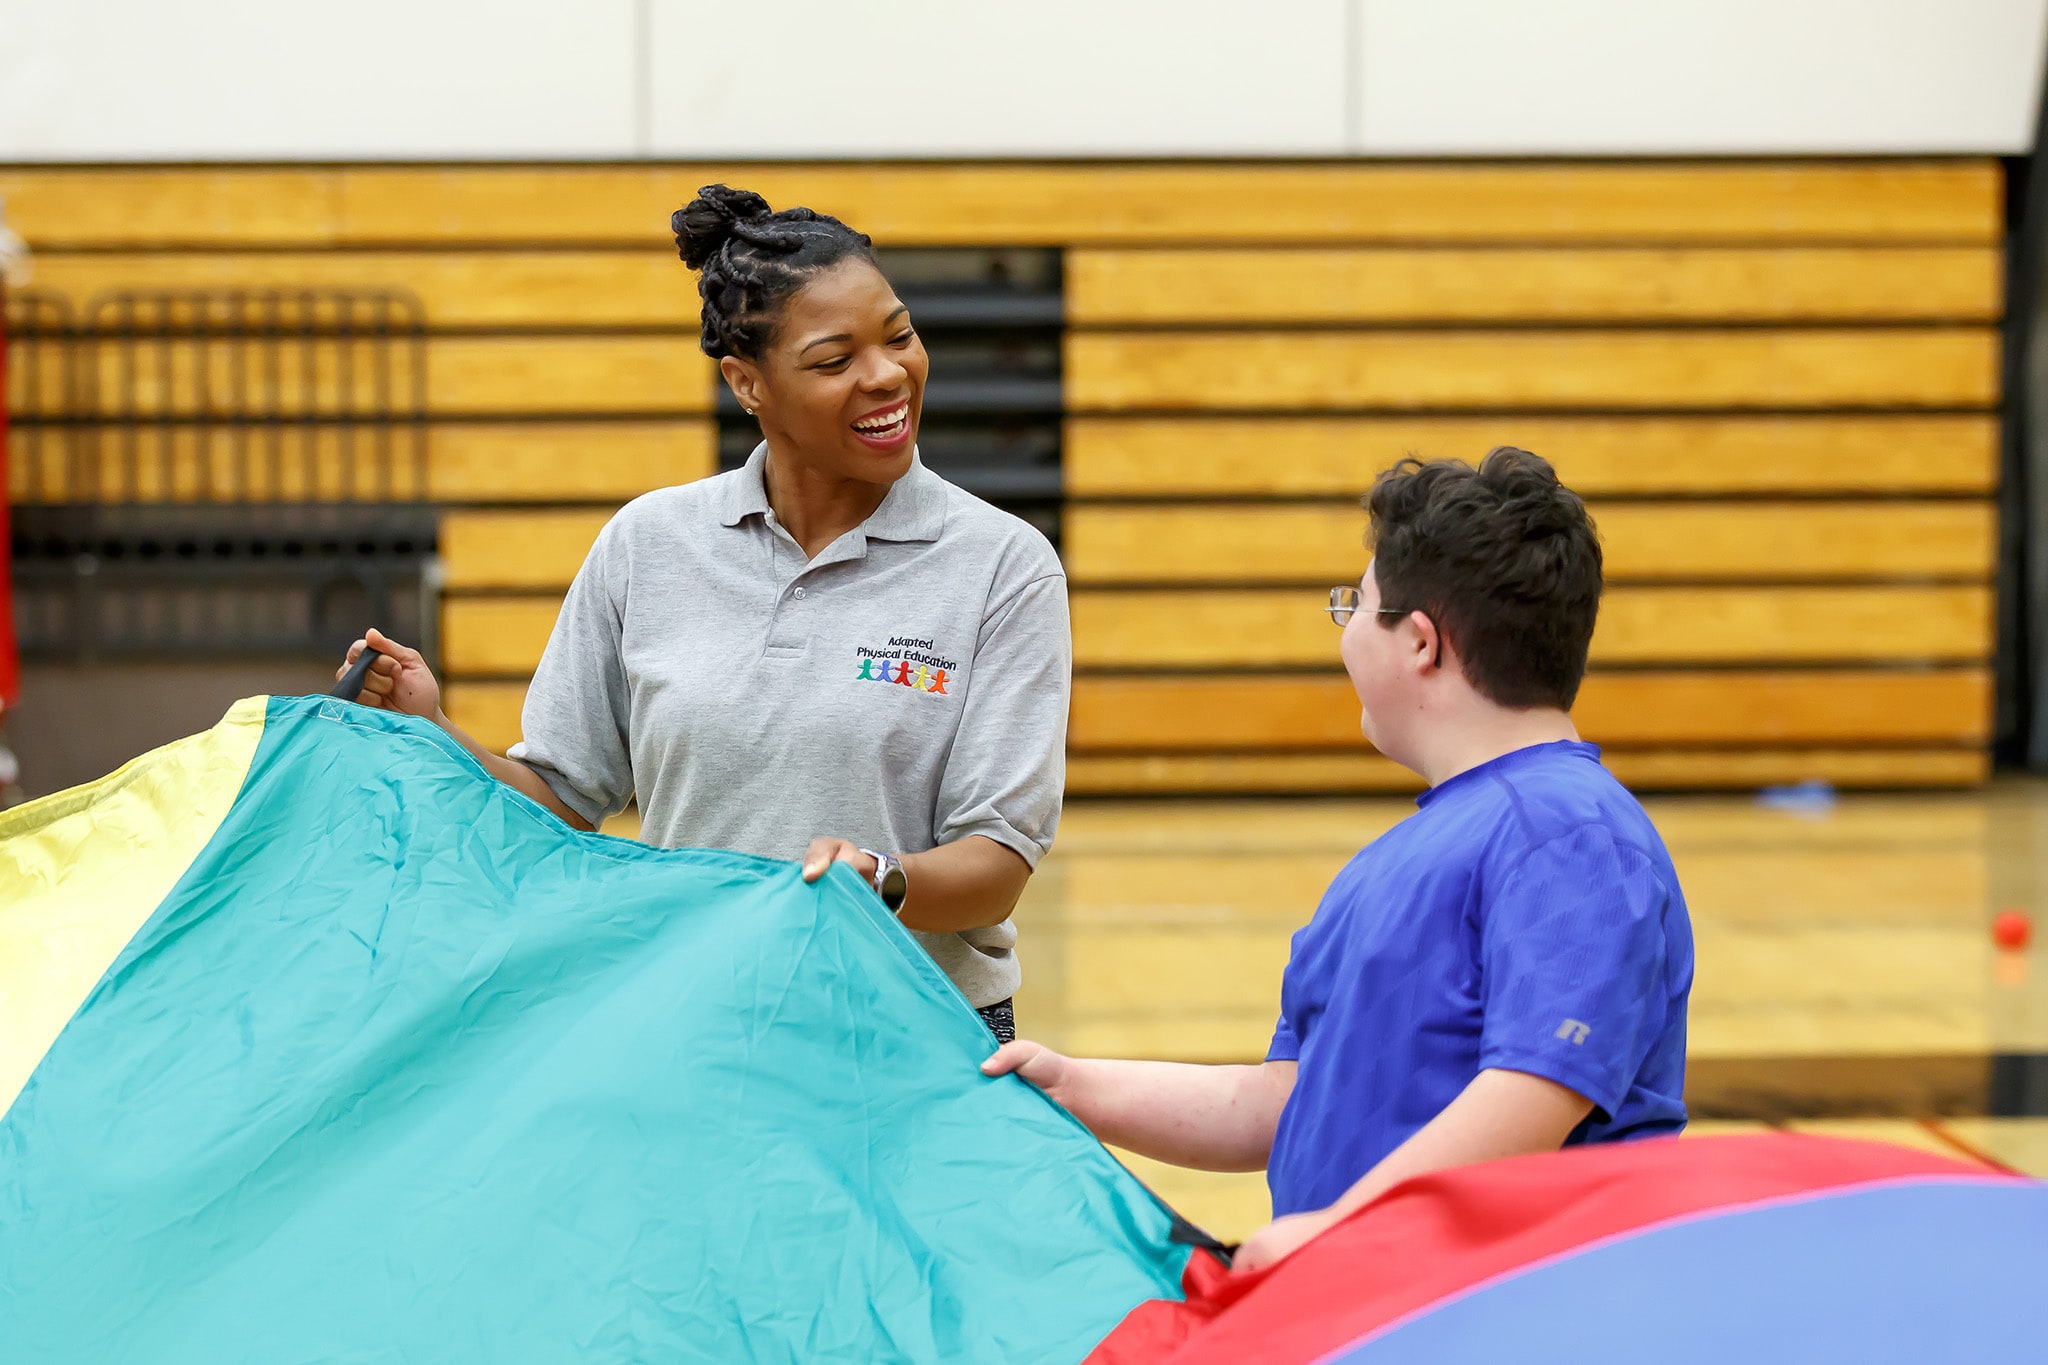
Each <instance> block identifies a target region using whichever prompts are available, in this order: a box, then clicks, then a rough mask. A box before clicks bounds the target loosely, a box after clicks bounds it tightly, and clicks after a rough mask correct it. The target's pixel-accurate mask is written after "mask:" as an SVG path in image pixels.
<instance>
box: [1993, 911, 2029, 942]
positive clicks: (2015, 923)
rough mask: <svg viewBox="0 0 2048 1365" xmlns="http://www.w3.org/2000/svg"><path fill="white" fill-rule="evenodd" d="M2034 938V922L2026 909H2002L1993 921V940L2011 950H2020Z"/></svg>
mask: <svg viewBox="0 0 2048 1365" xmlns="http://www.w3.org/2000/svg"><path fill="white" fill-rule="evenodd" d="M2033 938H2034V922H2033V921H2032V920H2030V919H2028V918H2027V914H2026V911H2024V910H2001V911H1999V912H1998V914H1997V915H1996V916H1995V917H1994V918H1993V919H1992V921H1991V941H1992V942H1993V943H1996V944H1997V945H1998V946H1999V947H2001V948H2004V949H2007V950H2008V951H2010V952H2018V951H2020V950H2021V949H2022V948H2025V947H2026V946H2027V944H2029V943H2031V942H2032V941H2033Z"/></svg>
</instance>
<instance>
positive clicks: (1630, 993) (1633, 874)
mask: <svg viewBox="0 0 2048 1365" xmlns="http://www.w3.org/2000/svg"><path fill="white" fill-rule="evenodd" d="M1670 902H1671V892H1670V891H1669V889H1668V888H1667V887H1666V886H1665V884H1664V882H1663V880H1662V879H1661V878H1660V877H1659V876H1658V875H1657V872H1656V870H1655V868H1654V866H1653V864H1652V863H1651V860H1650V859H1649V857H1648V856H1647V855H1645V854H1644V853H1643V852H1642V851H1641V850H1639V849H1636V848H1634V847H1631V846H1629V845H1627V844H1622V843H1618V842H1617V841H1616V840H1615V838H1614V836H1613V833H1612V832H1611V831H1609V830H1607V829H1605V828H1603V827H1598V826H1589V827H1586V828H1583V829H1580V830H1576V831H1574V832H1573V833H1571V834H1567V835H1563V836H1561V837H1559V838H1557V839H1553V840H1552V841H1550V842H1549V843H1546V844H1543V845H1541V846H1539V847H1537V848H1535V849H1532V850H1530V851H1529V852H1528V853H1527V854H1525V855H1524V856H1523V858H1522V860H1521V861H1520V862H1519V863H1518V864H1517V865H1515V866H1514V867H1513V868H1512V869H1511V870H1510V871H1509V873H1508V875H1507V876H1506V877H1505V879H1504V881H1503V883H1502V885H1501V887H1500V888H1499V890H1498V892H1497V893H1495V894H1492V895H1489V896H1488V897H1487V898H1486V900H1485V901H1484V903H1483V907H1482V911H1481V914H1482V916H1483V918H1482V923H1481V927H1480V990H1481V1007H1482V1012H1483V1023H1482V1025H1481V1037H1480V1052H1479V1065H1480V1067H1481V1069H1482V1070H1484V1069H1490V1068H1496V1067H1497V1068H1503V1069H1506V1070H1511V1071H1525V1072H1528V1073H1530V1074H1532V1075H1536V1076H1541V1077H1544V1078H1545V1079H1547V1080H1551V1081H1555V1082H1557V1083H1558V1084H1559V1085H1563V1086H1567V1087H1569V1088H1571V1089H1572V1090H1575V1091H1577V1092H1578V1093H1579V1094H1581V1095H1583V1096H1584V1097H1585V1098H1587V1099H1588V1100H1591V1101H1592V1102H1593V1105H1594V1106H1595V1108H1597V1109H1598V1110H1600V1111H1601V1113H1603V1114H1604V1115H1606V1116H1608V1117H1612V1116H1613V1114H1614V1113H1615V1111H1616V1109H1617V1108H1618V1107H1619V1106H1620V1104H1621V1102H1622V1100H1623V1099H1624V1098H1625V1097H1626V1096H1627V1094H1628V1092H1629V1089H1630V1087H1631V1086H1632V1085H1633V1084H1634V1082H1635V1078H1636V1075H1637V1073H1638V1072H1639V1071H1640V1070H1641V1068H1642V1066H1643V1063H1644V1060H1645V1058H1646V1056H1647V1054H1648V1052H1649V1049H1650V1047H1651V1045H1652V1044H1653V1043H1654V1042H1655V1040H1656V1039H1657V1037H1658V1035H1659V1034H1660V1033H1661V1031H1662V1029H1663V1025H1664V1022H1665V1017H1666V1015H1667V1013H1668V1011H1669V1009H1670V996H1669V991H1668V988H1667V986H1666V952H1667V947H1666V941H1665V933H1664V916H1665V912H1666V910H1667V908H1668V907H1669V905H1670Z"/></svg>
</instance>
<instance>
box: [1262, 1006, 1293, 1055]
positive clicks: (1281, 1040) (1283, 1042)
mask: <svg viewBox="0 0 2048 1365" xmlns="http://www.w3.org/2000/svg"><path fill="white" fill-rule="evenodd" d="M1266 1060H1267V1061H1269V1062H1298V1061H1300V1060H1301V1039H1299V1038H1297V1037H1295V1036H1294V1025H1292V1024H1290V1023H1288V1022H1287V1016H1286V1015H1284V1014H1283V1015H1281V1016H1280V1020H1279V1022H1278V1023H1276V1024H1274V1025H1273V1041H1272V1042H1271V1043H1269V1044H1267V1045H1266Z"/></svg>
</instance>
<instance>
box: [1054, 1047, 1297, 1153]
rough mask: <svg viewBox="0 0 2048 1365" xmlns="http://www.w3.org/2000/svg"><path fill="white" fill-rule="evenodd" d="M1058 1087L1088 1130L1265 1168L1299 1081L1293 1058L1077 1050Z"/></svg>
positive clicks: (1118, 1142) (1152, 1147)
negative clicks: (1142, 1056) (1256, 1062)
mask: <svg viewBox="0 0 2048 1365" xmlns="http://www.w3.org/2000/svg"><path fill="white" fill-rule="evenodd" d="M1070 1064H1071V1065H1072V1066H1073V1068H1074V1073H1073V1076H1072V1083H1071V1085H1070V1086H1068V1087H1066V1088H1065V1091H1064V1093H1062V1094H1059V1095H1056V1096H1055V1098H1056V1099H1058V1100H1059V1101H1060V1102H1061V1103H1062V1104H1065V1105H1066V1106H1067V1108H1068V1109H1070V1110H1072V1111H1073V1114H1074V1116H1075V1117H1076V1118H1078V1119H1080V1120H1081V1122H1082V1123H1084V1124H1086V1125H1087V1126H1088V1130H1089V1131H1090V1132H1092V1133H1094V1134H1095V1136H1096V1137H1098V1138H1100V1139H1101V1140H1102V1141H1103V1142H1105V1143H1108V1144H1109V1145H1110V1146H1112V1147H1122V1148H1125V1149H1126V1150H1128V1151H1132V1152H1136V1153H1138V1154H1139V1155H1140V1156H1148V1157H1151V1158H1153V1159H1154V1160H1157V1161H1165V1162H1168V1163H1171V1164H1172V1165H1175V1166H1191V1167H1194V1168H1196V1169H1198V1170H1206V1171H1257V1170H1263V1169H1264V1168H1265V1165H1266V1158H1267V1156H1268V1155H1269V1154H1270V1153H1271V1152H1272V1150H1273V1131H1274V1129H1275V1128H1276V1127H1277V1126H1278V1125H1279V1122H1280V1110H1281V1109H1282V1108H1283V1107H1284V1106H1285V1105H1286V1103H1287V1096H1288V1093H1289V1091H1291V1090H1292V1089H1293V1085H1294V1063H1292V1062H1267V1063H1265V1064H1264V1065H1263V1066H1197V1065H1193V1064H1190V1063H1185V1062H1127V1061H1105V1060H1090V1059H1081V1058H1076V1059H1074V1060H1073V1061H1072V1062H1071V1063H1070Z"/></svg>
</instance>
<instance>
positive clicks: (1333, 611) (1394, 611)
mask: <svg viewBox="0 0 2048 1365" xmlns="http://www.w3.org/2000/svg"><path fill="white" fill-rule="evenodd" d="M1364 597H1365V593H1364V592H1363V591H1362V590H1361V589H1359V588H1356V587H1342V588H1332V589H1330V605H1329V606H1327V607H1325V608H1323V610H1325V611H1327V612H1329V613H1330V619H1331V620H1332V621H1335V622H1336V623H1337V624H1338V625H1340V626H1341V625H1344V624H1345V623H1346V622H1348V621H1350V620H1351V618H1352V617H1353V616H1355V615H1357V614H1358V611H1359V603H1360V602H1361V601H1363V600H1364ZM1373 614H1374V615H1376V616H1406V615H1408V612H1407V611H1406V610H1405V609H1403V608H1401V607H1375V608H1373Z"/></svg>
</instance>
